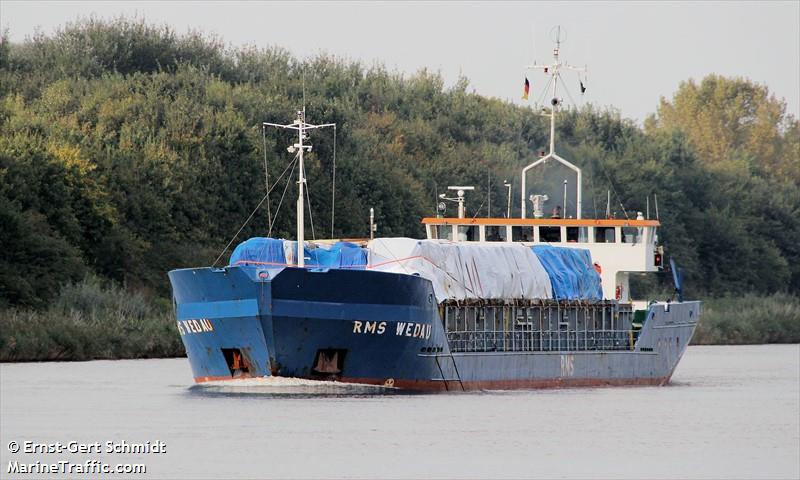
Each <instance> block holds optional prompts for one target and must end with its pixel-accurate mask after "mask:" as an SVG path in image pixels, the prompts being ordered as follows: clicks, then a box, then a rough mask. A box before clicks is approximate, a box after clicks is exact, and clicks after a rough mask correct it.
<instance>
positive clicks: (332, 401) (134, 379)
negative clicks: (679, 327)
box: [0, 345, 800, 478]
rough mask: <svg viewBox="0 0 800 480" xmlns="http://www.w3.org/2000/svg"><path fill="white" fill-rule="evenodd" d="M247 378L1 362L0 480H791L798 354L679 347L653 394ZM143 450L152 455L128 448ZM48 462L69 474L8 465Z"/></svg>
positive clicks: (797, 430) (795, 470) (797, 449)
mask: <svg viewBox="0 0 800 480" xmlns="http://www.w3.org/2000/svg"><path fill="white" fill-rule="evenodd" d="M260 383H264V384H266V385H262V384H260ZM260 383H259V382H250V383H249V384H245V385H243V386H242V387H238V388H231V387H214V386H211V387H203V388H198V387H193V386H192V384H191V375H190V370H189V365H188V363H187V361H186V360H185V359H168V360H123V361H93V362H77V363H26V364H2V365H0V401H1V402H0V439H1V440H2V442H1V443H0V467H1V468H2V469H1V470H0V478H75V477H77V478H83V477H86V478H89V477H98V476H97V475H96V474H94V475H93V474H87V475H81V474H79V473H78V472H80V471H81V470H78V467H80V468H84V469H85V470H83V471H85V472H90V473H91V472H92V471H91V470H90V468H100V467H97V466H94V465H97V464H98V462H102V463H105V464H107V465H109V466H110V467H109V468H117V467H116V465H118V464H119V465H123V466H122V467H120V468H128V467H127V466H125V464H128V463H129V464H137V465H144V466H145V468H146V473H145V474H140V475H129V476H128V477H130V478H340V477H345V478H374V477H380V478H452V477H468V478H798V477H800V345H765V346H736V347H733V346H731V347H701V346H693V347H689V349H688V350H687V352H686V354H685V357H684V359H683V360H682V362H681V364H680V365H679V366H678V369H677V370H676V372H675V375H674V377H673V381H672V383H671V384H670V385H669V386H667V387H627V388H596V389H564V390H538V391H514V392H481V393H462V394H431V395H391V394H380V393H376V392H374V391H372V390H371V389H362V390H356V391H341V390H339V389H337V388H336V387H335V386H330V385H328V386H326V385H322V386H320V387H309V386H307V385H305V384H303V383H302V382H291V381H287V382H277V383H278V384H277V385H276V384H275V383H276V382H260ZM147 441H150V442H151V443H150V445H151V450H158V449H161V448H160V447H158V448H155V447H153V446H154V445H160V444H159V443H157V442H163V444H166V446H165V447H163V449H164V450H166V451H165V452H164V453H153V452H152V451H151V453H128V452H129V451H130V449H131V448H133V447H131V445H132V444H143V443H145V442H147ZM10 442H16V445H18V446H19V448H20V449H21V451H20V452H18V453H11V452H10V451H9V449H10V448H11V447H12V446H11V445H9V443H10ZM25 442H29V444H28V445H29V447H27V448H29V449H33V448H37V447H33V446H32V445H33V444H46V445H45V446H44V447H38V448H46V449H47V448H49V449H51V450H54V449H58V448H59V447H58V443H61V444H62V445H63V447H62V448H63V449H64V451H63V452H62V453H57V452H54V453H47V450H45V452H44V453H42V452H41V451H39V452H38V453H24V449H25V448H26V446H25V445H26V444H25ZM70 442H73V443H70ZM98 442H99V445H95V444H97V443H98ZM107 442H111V443H110V445H111V449H112V452H111V453H106V449H107V448H109V444H108V443H107ZM123 442H124V443H123ZM80 444H83V448H84V449H85V451H86V450H87V449H88V451H87V452H86V453H70V452H69V449H71V448H72V449H74V448H77V445H80ZM70 445H71V446H70ZM12 449H13V448H12ZM97 450H99V451H100V453H97ZM114 450H116V452H118V453H115V451H114ZM14 462H17V463H16V465H17V466H16V467H13V465H14ZM37 462H38V463H37ZM58 462H62V464H61V465H64V466H59V467H58V468H62V469H67V468H72V474H69V473H67V474H61V473H55V474H42V473H33V474H27V473H21V472H22V471H21V470H20V468H21V467H19V465H22V466H23V467H24V466H25V465H28V466H29V468H32V469H34V471H35V472H36V471H37V470H35V469H37V468H38V469H39V470H38V471H39V472H41V471H42V470H41V468H42V467H41V466H38V465H41V464H45V463H47V464H58ZM76 465H77V467H76ZM12 467H13V468H12ZM9 468H12V470H13V471H12V472H11V473H9ZM14 468H16V470H14ZM137 468H138V467H137ZM56 471H57V472H60V471H61V470H56Z"/></svg>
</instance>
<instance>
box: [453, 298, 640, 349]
mask: <svg viewBox="0 0 800 480" xmlns="http://www.w3.org/2000/svg"><path fill="white" fill-rule="evenodd" d="M442 308H443V312H442V313H443V320H444V323H445V331H446V334H447V340H448V343H449V345H450V351H452V352H546V351H589V350H591V351H598V350H608V351H613V350H630V349H632V348H633V345H634V343H635V340H636V336H637V334H638V330H637V329H633V328H632V323H631V320H632V317H633V312H632V310H631V308H630V305H620V304H617V303H616V302H598V303H594V304H590V303H580V302H555V301H546V302H539V303H538V304H537V303H534V302H527V303H526V304H523V305H485V304H484V305H458V304H450V305H443V307H442Z"/></svg>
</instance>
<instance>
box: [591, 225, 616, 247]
mask: <svg viewBox="0 0 800 480" xmlns="http://www.w3.org/2000/svg"><path fill="white" fill-rule="evenodd" d="M615 234H616V229H615V228H614V227H594V241H595V243H615V242H616V241H617V239H616V235H615Z"/></svg>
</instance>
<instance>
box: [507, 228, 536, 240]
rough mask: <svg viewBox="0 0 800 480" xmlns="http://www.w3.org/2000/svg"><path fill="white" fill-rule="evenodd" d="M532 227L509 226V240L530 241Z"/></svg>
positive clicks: (531, 238)
mask: <svg viewBox="0 0 800 480" xmlns="http://www.w3.org/2000/svg"><path fill="white" fill-rule="evenodd" d="M533 240H534V239H533V227H511V241H513V242H532V241H533Z"/></svg>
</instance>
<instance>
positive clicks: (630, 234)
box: [622, 227, 643, 243]
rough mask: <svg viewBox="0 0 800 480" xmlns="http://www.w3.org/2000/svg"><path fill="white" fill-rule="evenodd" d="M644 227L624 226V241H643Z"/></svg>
mask: <svg viewBox="0 0 800 480" xmlns="http://www.w3.org/2000/svg"><path fill="white" fill-rule="evenodd" d="M642 231H643V228H642V227H622V243H639V242H641V241H642V233H643V232H642Z"/></svg>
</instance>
